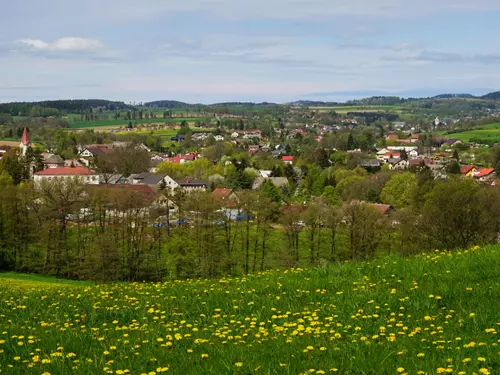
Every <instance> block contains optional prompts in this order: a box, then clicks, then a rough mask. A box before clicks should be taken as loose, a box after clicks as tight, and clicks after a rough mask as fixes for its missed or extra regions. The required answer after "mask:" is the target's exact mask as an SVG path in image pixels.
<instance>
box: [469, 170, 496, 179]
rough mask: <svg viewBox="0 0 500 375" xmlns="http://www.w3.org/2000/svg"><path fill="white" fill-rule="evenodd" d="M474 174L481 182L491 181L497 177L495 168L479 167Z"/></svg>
mask: <svg viewBox="0 0 500 375" xmlns="http://www.w3.org/2000/svg"><path fill="white" fill-rule="evenodd" d="M472 176H473V177H474V178H475V179H477V180H478V181H479V182H489V181H492V180H494V179H495V177H496V173H495V169H494V168H479V169H478V170H477V171H476V172H475V173H473V175H472Z"/></svg>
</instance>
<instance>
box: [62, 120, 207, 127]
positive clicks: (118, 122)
mask: <svg viewBox="0 0 500 375" xmlns="http://www.w3.org/2000/svg"><path fill="white" fill-rule="evenodd" d="M208 119H209V118H208V117H174V118H166V119H164V118H153V119H151V118H148V119H141V120H139V119H135V120H123V119H122V120H102V121H84V122H79V121H75V122H70V128H71V129H84V128H97V127H103V126H115V127H120V126H123V127H127V125H128V123H129V122H132V124H134V125H137V124H175V123H180V122H182V121H184V120H185V121H187V122H192V123H194V122H195V121H206V120H208Z"/></svg>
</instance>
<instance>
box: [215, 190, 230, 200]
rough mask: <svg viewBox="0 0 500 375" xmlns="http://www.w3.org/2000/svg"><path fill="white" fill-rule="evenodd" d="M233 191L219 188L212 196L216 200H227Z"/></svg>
mask: <svg viewBox="0 0 500 375" xmlns="http://www.w3.org/2000/svg"><path fill="white" fill-rule="evenodd" d="M232 192H233V191H232V190H231V189H224V188H217V189H215V190H214V191H213V192H212V196H214V197H216V198H222V199H224V198H227V197H228V196H229V195H230V194H231V193H232Z"/></svg>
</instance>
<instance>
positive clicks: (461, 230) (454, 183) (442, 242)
mask: <svg viewBox="0 0 500 375" xmlns="http://www.w3.org/2000/svg"><path fill="white" fill-rule="evenodd" d="M489 206H490V205H489V204H488V200H487V199H485V193H484V190H483V189H482V188H481V186H480V185H479V183H477V182H476V181H474V180H470V179H467V180H451V181H448V182H442V183H440V184H438V185H436V187H435V188H434V190H433V191H432V193H431V194H430V196H429V199H428V200H427V202H426V204H425V207H424V209H423V212H422V217H421V221H420V234H421V237H422V242H423V245H424V246H425V247H426V248H440V249H449V250H452V249H456V248H461V249H467V248H468V247H469V246H471V245H476V244H480V243H482V242H483V241H484V239H485V238H487V233H488V231H490V230H491V227H490V225H491V223H492V220H493V217H492V215H490V214H489Z"/></svg>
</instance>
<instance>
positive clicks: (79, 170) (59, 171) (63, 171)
mask: <svg viewBox="0 0 500 375" xmlns="http://www.w3.org/2000/svg"><path fill="white" fill-rule="evenodd" d="M93 174H94V172H92V171H91V170H90V169H88V168H85V167H75V168H71V167H66V168H47V169H44V170H43V171H40V172H36V173H35V175H37V176H91V175H93Z"/></svg>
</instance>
